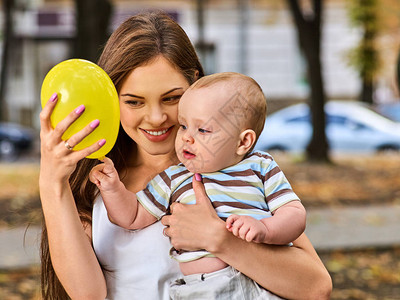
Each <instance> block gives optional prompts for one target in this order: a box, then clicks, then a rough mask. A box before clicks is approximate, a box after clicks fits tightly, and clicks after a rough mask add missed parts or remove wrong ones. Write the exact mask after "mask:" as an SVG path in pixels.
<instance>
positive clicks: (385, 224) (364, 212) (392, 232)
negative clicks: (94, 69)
mask: <svg viewBox="0 0 400 300" xmlns="http://www.w3.org/2000/svg"><path fill="white" fill-rule="evenodd" d="M306 233H307V235H308V237H309V238H310V240H311V242H312V243H313V245H314V246H315V248H316V249H317V250H332V249H343V248H363V247H385V246H390V245H400V205H395V206H368V207H357V208H355V207H345V208H332V209H309V210H308V216H307V229H306ZM39 245H40V228H39V227H30V228H28V229H25V228H14V229H11V230H3V231H0V269H15V268H23V267H27V266H31V265H36V264H38V263H39V254H38V253H39Z"/></svg>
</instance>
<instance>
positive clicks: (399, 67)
mask: <svg viewBox="0 0 400 300" xmlns="http://www.w3.org/2000/svg"><path fill="white" fill-rule="evenodd" d="M396 82H397V89H398V91H399V93H400V50H399V55H398V56H397V73H396Z"/></svg>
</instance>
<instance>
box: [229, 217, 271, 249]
mask: <svg viewBox="0 0 400 300" xmlns="http://www.w3.org/2000/svg"><path fill="white" fill-rule="evenodd" d="M226 228H227V229H228V230H229V231H230V232H232V233H233V234H234V235H235V236H237V237H240V238H241V239H243V240H245V241H248V242H256V243H264V241H265V239H266V236H267V228H266V227H265V225H264V224H263V223H262V222H261V221H259V220H256V219H254V218H252V217H250V216H238V215H230V216H229V217H228V219H227V220H226Z"/></svg>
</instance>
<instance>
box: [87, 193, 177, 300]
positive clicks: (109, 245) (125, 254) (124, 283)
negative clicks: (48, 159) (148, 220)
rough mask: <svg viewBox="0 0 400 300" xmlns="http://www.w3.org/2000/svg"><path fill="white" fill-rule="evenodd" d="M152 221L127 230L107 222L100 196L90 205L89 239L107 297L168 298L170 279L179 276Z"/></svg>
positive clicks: (166, 241) (158, 224)
mask: <svg viewBox="0 0 400 300" xmlns="http://www.w3.org/2000/svg"><path fill="white" fill-rule="evenodd" d="M162 230H163V225H162V224H161V222H156V223H154V224H152V225H150V226H148V227H146V228H144V229H141V230H136V231H131V230H126V229H123V228H121V227H119V226H117V225H115V224H113V223H111V222H110V221H109V219H108V216H107V211H106V208H105V206H104V203H103V199H102V198H101V196H99V197H97V199H96V201H95V203H94V206H93V215H92V239H93V247H94V250H95V252H96V255H97V258H98V260H99V261H100V263H101V265H102V266H103V268H104V269H105V270H106V271H104V274H105V278H106V282H107V299H110V300H111V299H113V300H114V299H115V300H119V299H123V300H126V299H140V300H142V299H149V300H152V299H154V300H159V299H169V295H168V290H169V285H170V282H171V281H173V280H175V279H176V278H178V277H179V275H180V271H179V266H178V263H177V262H176V261H175V260H174V259H171V258H170V256H169V250H170V248H171V244H170V242H169V239H168V238H167V237H165V236H164V235H163V234H162Z"/></svg>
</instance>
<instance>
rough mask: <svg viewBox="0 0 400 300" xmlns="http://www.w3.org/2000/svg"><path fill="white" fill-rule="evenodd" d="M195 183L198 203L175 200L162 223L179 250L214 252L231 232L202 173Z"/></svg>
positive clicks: (194, 179) (196, 175)
mask: <svg viewBox="0 0 400 300" xmlns="http://www.w3.org/2000/svg"><path fill="white" fill-rule="evenodd" d="M196 178H197V180H196ZM192 183H193V190H194V193H195V195H196V204H194V205H188V204H182V203H173V204H172V205H171V207H170V210H171V215H167V216H164V217H163V218H162V219H161V222H162V224H163V225H165V226H167V228H165V230H164V233H165V235H167V236H169V237H170V238H171V243H172V245H173V246H174V247H175V249H177V250H182V249H184V250H189V251H190V250H199V249H206V250H208V251H210V252H213V251H214V249H215V248H217V247H219V246H220V245H222V244H223V239H224V236H225V234H229V235H232V234H231V233H230V232H228V230H226V228H225V222H224V221H222V220H221V219H220V218H219V217H218V215H217V213H216V212H215V210H214V208H213V206H212V205H211V202H210V199H209V198H208V196H207V194H206V192H205V189H204V185H203V183H202V182H201V175H200V174H195V176H193V182H192Z"/></svg>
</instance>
